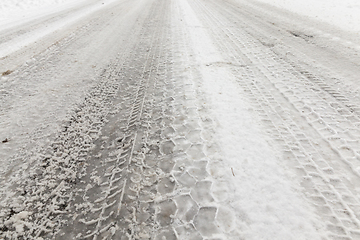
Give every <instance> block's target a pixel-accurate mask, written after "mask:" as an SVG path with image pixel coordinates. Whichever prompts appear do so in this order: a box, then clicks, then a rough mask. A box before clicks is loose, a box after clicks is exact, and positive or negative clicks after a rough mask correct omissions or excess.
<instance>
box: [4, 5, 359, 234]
mask: <svg viewBox="0 0 360 240" xmlns="http://www.w3.org/2000/svg"><path fill="white" fill-rule="evenodd" d="M84 1H86V0H76V1H73V0H2V1H1V3H0V27H1V28H2V30H4V29H7V28H11V27H14V26H19V25H21V24H25V23H26V22H28V21H31V20H34V19H38V18H40V17H43V16H47V15H49V14H52V13H56V12H58V11H62V10H66V9H71V8H72V7H74V6H75V5H79V4H81V3H83V2H84ZM114 1H116V0H104V1H102V2H103V3H100V4H104V3H105V5H106V4H107V3H111V2H114ZM249 1H250V2H251V0H249ZM257 1H260V2H262V3H265V4H270V5H272V6H275V7H277V8H282V9H285V10H289V11H292V12H295V13H297V14H300V15H303V16H307V17H310V18H313V19H317V20H319V21H323V22H326V23H328V24H332V25H334V26H337V27H340V28H342V29H344V30H347V31H352V32H360V24H359V23H360V3H359V2H358V1H357V0H346V1H340V0H328V1H325V0H317V1H314V0H304V1H297V0H257ZM93 2H94V3H96V4H94V5H89V6H88V7H87V8H86V9H83V10H79V11H76V12H75V13H73V14H69V15H66V17H65V18H63V19H60V20H59V21H55V22H53V23H51V24H49V25H47V26H41V27H39V28H36V29H34V30H32V31H29V32H28V33H27V34H26V35H23V36H20V37H18V38H14V39H13V41H9V42H8V43H4V44H1V43H0V59H1V57H6V56H8V55H10V54H12V53H13V52H15V51H17V50H19V49H22V48H24V47H26V46H27V45H29V44H31V43H34V42H36V41H37V39H39V38H42V37H44V36H46V35H47V34H50V33H51V32H53V31H55V30H56V29H59V28H62V27H66V25H68V24H70V23H73V22H76V21H78V20H79V19H80V18H81V17H83V16H86V15H88V14H91V13H93V12H95V11H96V10H98V9H99V8H100V7H99V5H98V4H99V1H97V2H96V1H93ZM178 2H179V6H180V7H179V9H181V10H179V12H181V11H182V13H183V15H181V22H182V21H183V23H181V24H183V25H182V26H183V27H184V26H185V27H184V29H186V31H185V30H184V32H186V33H187V34H188V35H187V37H188V38H187V40H189V42H190V43H189V45H190V46H191V49H193V50H194V53H193V54H194V55H195V56H194V59H195V61H194V64H195V65H196V66H197V68H198V69H197V70H198V71H199V72H200V75H201V77H200V79H201V80H203V81H202V82H201V84H199V86H201V87H200V88H201V90H200V91H203V92H202V93H203V94H204V95H206V99H207V100H208V102H204V103H203V104H204V108H208V109H209V112H210V113H211V114H212V117H213V118H214V119H215V120H216V123H217V125H216V127H217V129H216V134H215V137H216V139H217V143H218V144H219V145H220V149H222V153H223V155H222V165H221V164H220V165H216V164H214V165H213V164H212V163H211V162H210V163H209V166H208V169H210V170H211V171H212V176H211V177H208V179H212V180H213V181H214V182H213V186H212V187H211V191H212V194H213V195H214V196H215V197H216V198H217V199H216V200H219V199H220V200H219V201H218V202H217V204H218V205H220V202H221V203H225V205H223V206H217V207H218V209H217V210H216V211H217V214H218V216H217V218H218V219H220V218H222V220H223V222H221V223H220V224H224V222H226V221H228V222H229V226H230V225H231V227H229V228H231V229H237V231H239V232H241V234H242V236H243V237H244V238H246V239H321V238H322V237H323V236H322V235H323V232H322V231H323V229H322V228H323V226H322V225H317V223H319V222H320V220H319V218H318V215H317V214H316V213H315V210H314V207H313V206H312V205H311V204H309V203H308V202H307V201H305V200H304V196H303V194H302V190H301V189H300V188H301V187H300V184H299V182H297V181H296V180H294V177H293V176H292V172H291V171H289V170H288V169H287V168H288V166H287V165H286V164H285V163H284V162H281V161H279V158H278V156H277V154H279V153H278V152H276V149H273V148H272V146H271V145H270V144H269V142H270V141H268V139H267V138H266V136H265V135H264V133H263V132H262V129H261V127H260V125H261V122H260V120H259V119H257V118H256V117H254V116H255V114H253V112H252V106H251V104H250V103H249V102H248V99H246V97H244V96H243V95H242V91H243V89H242V88H241V87H240V86H239V84H238V83H237V79H235V77H234V75H232V73H231V71H230V70H229V68H227V67H218V66H222V65H226V64H228V62H227V61H226V60H224V58H223V56H222V55H221V54H219V52H218V49H217V46H215V44H214V42H213V39H212V38H211V36H210V34H209V32H208V31H207V29H206V27H205V26H204V24H203V23H202V22H201V20H200V19H199V18H198V17H197V15H196V12H195V11H193V10H192V7H191V6H190V5H189V3H188V1H186V0H179V1H178ZM179 19H180V17H179ZM179 19H175V20H179ZM174 22H175V21H174ZM178 22H180V20H179V21H178ZM179 25H180V24H179ZM262 47H263V46H262ZM183 50H184V52H186V51H187V49H186V48H185V47H184V49H183ZM147 51H149V52H151V51H152V49H150V48H149V49H148V50H147ZM191 54H192V53H191ZM191 54H189V55H191ZM184 59H185V57H184ZM185 60H186V59H185ZM185 60H184V62H185ZM209 66H210V67H209ZM189 68H191V67H189ZM10 74H11V73H10ZM3 75H4V79H5V78H6V75H8V74H3ZM0 79H1V77H0ZM184 81H188V80H184ZM189 85H191V84H189ZM0 90H1V86H0ZM114 92H115V90H114ZM194 92H195V91H194ZM0 93H1V92H0ZM41 96H42V95H41ZM192 97H194V98H196V97H197V96H196V94H194V96H192ZM40 100H41V99H40ZM67 104H69V105H70V104H71V103H67ZM101 104H102V102H101V103H99V105H101ZM197 110H198V109H197ZM109 111H110V110H109ZM104 115H106V114H104ZM84 118H85V117H84ZM40 124H41V123H40ZM80 125H81V124H80ZM124 139H125V137H124ZM135 139H136V137H135ZM0 140H1V139H0ZM4 141H5V140H4ZM3 143H4V142H3ZM235 143H236V144H235ZM171 144H172V145H174V143H171ZM172 145H171V146H170V148H171V147H173V146H172ZM184 148H185V147H184ZM196 154H197V153H196V152H195V155H196ZM130 162H131V161H130ZM24 166H27V165H26V163H24ZM2 167H3V168H6V166H2ZM184 167H186V166H184ZM24 168H25V167H24ZM208 169H207V170H208ZM0 172H1V171H0ZM74 175H75V173H74ZM119 179H120V178H119ZM189 179H190V178H189ZM189 179H187V180H189ZM64 182H65V181H63V182H62V183H64ZM53 184H55V183H53ZM125 185H126V181H125V183H124V189H125ZM89 186H90V185H89ZM199 186H200V185H199ZM230 186H231V187H230ZM237 186H241V187H239V188H237ZM52 187H53V186H52ZM62 187H63V186H62V185H59V186H58V187H57V188H55V189H54V191H60V190H59V189H60V188H62ZM166 187H168V186H166ZM192 187H193V189H192V190H191V191H192V192H194V189H195V187H194V186H192ZM89 188H90V187H89ZM209 188H210V187H209ZM87 190H88V189H86V191H87ZM123 191H124V190H123ZM217 191H218V192H219V194H218V195H217V194H216V193H217ZM109 193H110V191H109ZM119 193H120V190H119ZM206 194H209V193H206ZM51 195H52V194H51ZM122 195H124V193H122ZM222 195H229V196H231V197H229V198H226V197H224V196H222ZM122 197H123V196H122ZM198 197H199V199H201V198H202V197H201V196H198ZM121 201H122V198H121ZM199 202H200V201H199ZM120 203H121V202H120ZM197 204H198V203H197ZM199 205H201V204H199ZM203 209H206V208H205V207H204V208H203ZM174 211H175V210H174ZM210 213H212V212H211V211H209V214H210ZM31 214H32V213H31V212H29V211H26V210H24V211H20V212H18V213H16V214H13V215H12V216H11V218H9V219H8V220H7V221H6V223H5V225H6V226H13V227H15V229H16V231H17V232H19V233H22V232H24V231H25V230H24V229H27V228H30V227H31V226H29V224H30V223H29V222H28V221H27V219H28V218H29V217H30V216H31ZM222 215H223V216H222ZM221 216H222V217H221ZM227 218H228V219H227ZM236 218H237V219H241V221H238V222H236V220H235V219H236ZM204 219H205V218H204ZM234 224H238V225H236V226H235V225H234ZM200 225H203V224H200ZM224 225H226V224H224ZM249 226H250V227H249ZM204 229H207V228H206V226H205V227H204ZM144 236H145V235H144ZM146 236H148V235H146ZM221 237H224V239H225V238H226V236H225V235H224V236H221Z"/></svg>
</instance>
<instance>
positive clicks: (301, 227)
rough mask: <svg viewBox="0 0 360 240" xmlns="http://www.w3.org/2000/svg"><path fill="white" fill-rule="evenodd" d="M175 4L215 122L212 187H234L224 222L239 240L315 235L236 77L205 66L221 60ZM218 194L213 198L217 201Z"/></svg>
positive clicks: (189, 15) (191, 17)
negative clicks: (219, 159) (216, 158)
mask: <svg viewBox="0 0 360 240" xmlns="http://www.w3.org/2000/svg"><path fill="white" fill-rule="evenodd" d="M181 2H182V3H183V6H182V7H183V8H184V10H185V11H184V12H185V21H186V23H187V24H188V26H189V29H190V31H191V36H192V37H193V38H192V39H191V40H192V44H193V48H194V49H196V51H197V55H196V56H197V61H198V62H199V63H200V66H202V67H201V68H200V71H201V73H202V75H203V79H204V81H203V85H204V90H205V95H206V96H209V97H210V99H209V100H210V104H209V105H210V108H211V109H212V114H213V115H214V116H215V118H216V119H217V120H218V123H219V128H218V132H217V139H218V140H219V142H220V144H221V149H222V150H223V155H224V156H223V159H224V162H223V163H224V165H223V166H213V167H210V168H211V169H212V171H214V172H216V174H214V175H215V178H216V180H217V183H214V184H215V186H214V188H215V189H216V188H218V189H222V190H224V189H227V188H230V189H235V190H234V192H233V193H231V194H230V195H232V196H229V197H228V199H227V200H226V201H225V202H226V205H228V206H231V208H232V211H227V213H226V216H227V218H228V221H229V222H230V225H234V224H235V225H236V228H238V230H239V231H241V232H242V235H243V237H244V239H254V240H255V239H314V240H315V239H321V238H320V235H319V232H318V231H317V229H316V223H315V222H316V220H315V219H316V216H315V215H314V214H313V213H312V208H311V207H310V206H309V205H307V204H305V202H304V201H302V197H301V195H300V194H299V192H300V191H296V190H295V189H294V188H293V186H296V183H295V182H292V181H291V177H289V175H287V174H286V172H288V171H287V170H286V169H285V166H284V165H282V164H281V163H280V162H279V161H278V160H277V159H276V153H275V152H274V151H273V150H272V149H271V147H270V145H269V143H268V142H267V141H266V139H264V135H263V134H262V133H261V131H260V129H259V127H258V126H259V125H260V123H259V121H258V120H257V119H256V118H254V116H253V114H251V107H250V104H249V103H247V101H246V100H245V99H243V98H242V97H240V96H241V92H242V90H241V88H240V87H239V86H238V84H237V83H236V79H234V77H233V76H232V75H231V73H230V72H229V71H228V70H227V69H226V68H221V67H218V68H217V67H215V68H212V67H209V66H211V65H213V64H216V63H221V62H225V61H224V59H223V58H222V57H221V56H220V55H219V54H217V51H216V49H215V46H214V45H213V43H212V41H211V38H210V36H209V35H208V34H207V32H206V30H204V29H205V28H204V27H203V26H202V24H201V22H200V21H199V20H198V19H197V17H196V15H195V14H194V13H193V12H192V10H191V7H190V6H188V4H186V1H181ZM224 182H227V184H225V185H226V186H225V185H222V184H223V183H224ZM229 186H230V187H229ZM223 194H224V192H223V191H222V192H221V194H220V195H219V196H216V197H217V198H218V199H223V198H224V196H221V195H223ZM225 198H226V197H225ZM234 219H237V220H239V219H241V221H243V222H246V223H247V224H250V225H251V228H249V227H247V226H245V224H243V223H240V222H236V221H234ZM232 227H234V226H232Z"/></svg>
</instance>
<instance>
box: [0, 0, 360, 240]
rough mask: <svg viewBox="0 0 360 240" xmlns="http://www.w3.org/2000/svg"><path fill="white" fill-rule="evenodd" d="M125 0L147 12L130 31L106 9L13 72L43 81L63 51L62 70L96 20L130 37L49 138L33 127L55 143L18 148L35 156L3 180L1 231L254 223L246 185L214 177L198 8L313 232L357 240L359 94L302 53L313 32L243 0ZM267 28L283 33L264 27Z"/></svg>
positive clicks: (201, 233)
mask: <svg viewBox="0 0 360 240" xmlns="http://www.w3.org/2000/svg"><path fill="white" fill-rule="evenodd" d="M122 3H124V5H116V6H114V11H115V10H117V11H119V12H118V13H119V14H120V13H122V14H124V15H126V12H127V11H128V10H129V9H131V8H132V7H136V6H137V7H138V9H141V11H140V10H139V11H140V12H141V14H140V15H141V16H140V15H139V17H136V18H132V19H136V21H135V20H134V21H133V22H132V24H133V25H132V26H133V28H132V31H127V33H128V38H122V37H121V36H123V35H121V34H119V33H117V34H116V30H115V29H116V28H115V27H114V26H117V25H113V24H114V21H111V20H112V19H113V18H112V17H111V16H110V15H106V17H100V16H99V15H98V18H95V19H94V20H93V22H90V23H89V24H88V25H86V26H84V27H83V28H82V30H81V31H80V32H78V33H74V34H73V35H70V36H69V37H68V38H65V39H63V40H61V41H60V43H59V45H56V44H55V45H54V46H52V47H51V48H49V49H48V50H47V51H46V52H43V53H41V54H39V55H37V56H36V57H35V59H36V61H34V62H33V63H32V64H33V65H31V64H30V66H28V65H23V66H22V67H20V68H19V69H18V70H17V71H15V72H14V73H13V74H14V75H10V76H9V78H7V79H5V80H8V81H7V82H6V84H5V85H4V86H6V87H7V89H11V84H12V83H11V81H12V80H15V79H16V76H21V77H27V74H28V75H29V77H34V76H37V77H39V79H42V80H44V79H43V78H41V77H40V75H41V73H42V71H44V68H46V66H49V65H47V62H49V61H50V60H51V61H57V60H59V61H60V63H61V64H60V65H61V66H62V65H63V64H62V62H63V61H66V58H61V59H57V58H56V56H57V54H60V52H63V51H68V49H72V48H76V46H80V45H81V44H82V43H83V44H86V43H88V41H89V35H88V34H90V33H88V30H89V29H96V28H95V27H94V26H95V25H96V24H98V25H100V26H102V25H106V26H108V27H109V28H106V29H107V32H112V30H113V32H114V36H116V37H119V40H118V42H116V41H109V42H110V43H111V44H113V45H116V44H119V45H122V47H120V48H116V47H113V48H109V49H108V50H109V51H110V50H113V51H118V52H119V54H117V55H116V54H113V55H110V58H111V57H113V58H111V60H109V64H108V65H107V67H106V68H104V69H103V71H102V73H101V75H100V76H99V77H98V79H97V81H98V83H97V84H96V85H95V84H94V85H95V86H94V87H92V88H89V89H90V90H89V89H87V90H86V91H88V93H87V94H86V97H85V99H84V101H83V102H82V103H81V104H78V106H77V107H76V109H74V110H73V111H72V112H71V113H70V114H69V117H67V119H66V121H64V123H63V124H62V126H61V130H60V131H58V132H56V131H54V132H52V134H53V135H55V136H53V137H50V136H45V135H43V134H44V133H45V132H46V131H39V137H38V139H39V141H40V140H41V139H42V140H46V139H48V141H50V142H48V143H46V144H43V145H41V144H39V145H36V146H33V147H32V148H31V146H30V147H29V146H28V147H27V148H26V149H25V150H24V152H23V153H21V154H18V155H17V156H16V158H17V162H18V163H21V162H22V161H24V162H27V161H29V160H28V159H31V161H32V164H30V166H29V165H26V167H27V168H28V169H26V170H25V169H23V170H22V171H21V170H20V171H18V170H16V171H15V170H14V172H13V173H8V174H10V175H12V176H6V179H7V180H9V182H8V183H7V184H8V185H9V187H8V188H7V189H6V190H7V191H8V192H7V195H6V196H5V195H4V198H3V199H4V200H3V201H2V202H1V211H0V237H3V238H5V239H36V238H37V237H41V238H43V239H94V240H95V239H159V240H160V239H180V240H183V239H185V240H198V239H199V240H200V239H209V240H210V239H213V240H214V239H237V240H238V239H242V238H243V236H242V233H241V229H242V227H243V225H248V226H247V227H249V228H251V223H249V222H247V220H246V214H245V215H241V213H239V211H240V210H239V211H237V210H238V209H236V211H232V209H231V207H230V206H227V205H226V204H227V203H229V202H231V201H228V198H232V197H233V196H234V195H233V192H235V191H236V188H241V187H242V186H234V185H233V184H231V183H230V182H226V179H228V178H225V177H224V178H221V176H219V175H217V174H219V173H218V172H217V170H218V169H224V166H223V165H222V164H224V162H225V161H224V159H223V155H222V152H221V151H222V150H221V147H220V146H219V143H218V141H217V139H216V137H215V136H216V134H217V132H216V128H217V127H218V126H217V122H216V121H217V119H214V116H213V115H212V114H211V112H210V110H209V109H208V108H207V106H206V103H207V100H208V99H207V96H206V94H205V93H204V92H203V88H202V87H203V86H202V81H204V80H206V79H203V78H204V76H203V75H202V73H201V70H199V69H198V68H201V67H202V66H200V63H199V62H197V55H198V54H201V53H203V52H201V51H198V49H194V48H195V47H194V46H195V45H192V44H191V41H192V40H193V39H194V36H191V34H192V33H193V31H190V30H189V29H188V28H189V26H188V25H187V24H186V23H184V22H185V21H183V20H184V19H185V18H188V19H187V20H189V19H191V16H190V17H189V15H191V14H195V15H196V16H197V17H198V18H199V19H200V20H201V22H202V24H203V28H205V29H206V30H207V31H208V33H210V35H211V36H212V40H213V42H214V43H215V46H216V47H217V48H218V49H217V50H218V52H220V53H221V54H222V56H223V58H224V59H225V60H226V61H225V62H215V63H209V64H208V65H207V67H209V68H225V69H227V70H229V72H230V73H232V76H233V77H234V78H235V79H237V83H238V84H239V86H241V88H242V89H243V95H244V96H245V97H246V98H247V99H248V100H249V101H250V102H251V103H252V106H253V112H254V116H256V117H258V118H260V119H261V120H262V123H263V126H262V128H263V130H264V132H265V133H266V135H267V136H269V137H270V139H271V140H272V142H271V144H273V146H274V149H276V150H278V151H279V153H280V154H281V155H280V156H279V158H280V159H281V160H282V161H283V162H284V163H285V164H287V166H288V168H289V169H291V171H292V172H293V177H294V179H295V181H296V182H298V183H299V184H301V186H302V190H303V195H304V199H306V201H307V203H310V204H311V205H312V206H313V207H314V209H315V211H316V212H317V214H318V216H319V219H320V220H321V224H319V223H318V224H319V225H318V226H316V227H318V228H321V229H319V232H326V233H327V236H326V238H327V239H359V238H360V231H359V229H360V215H359V214H360V198H359V195H358V192H359V185H358V183H357V182H358V180H359V174H360V163H359V158H360V157H359V156H360V155H359V154H360V145H359V144H358V143H359V140H358V138H359V137H360V121H359V117H360V116H359V112H358V111H359V110H358V108H357V107H356V106H357V103H358V100H357V97H356V96H355V93H356V92H355V90H354V89H353V88H352V87H351V86H352V85H351V84H353V83H349V84H348V85H344V84H341V80H342V76H341V74H338V73H337V72H336V69H335V70H333V71H334V72H335V73H334V74H336V78H335V79H334V78H332V76H331V73H332V72H325V70H324V69H326V68H325V67H326V61H325V62H324V61H320V60H321V59H320V60H319V61H320V62H317V61H316V59H315V62H316V64H314V66H310V65H309V63H310V62H311V60H312V59H311V55H307V54H303V52H302V50H304V49H307V45H306V44H308V41H307V40H309V39H307V38H310V37H309V36H310V35H309V36H308V35H307V34H305V33H304V34H300V33H298V32H296V31H293V32H289V31H287V29H283V28H281V27H278V26H277V25H276V24H275V25H274V24H269V21H266V18H264V19H262V18H261V17H259V15H257V16H255V15H253V14H252V11H251V8H249V6H247V5H246V6H244V7H243V8H238V6H241V5H236V4H235V3H234V2H232V1H218V0H210V1H203V0H194V1H186V0H172V1H167V0H151V1H141V0H139V1H132V4H130V5H129V2H126V1H125V2H122ZM185 3H186V4H189V7H191V8H192V11H193V13H192V12H190V11H188V10H187V9H185V7H186V6H188V5H186V4H185ZM139 6H141V7H139ZM110 12H111V11H110V10H109V9H107V10H106V9H105V10H104V12H103V13H110ZM265 13H266V12H265ZM270 15H271V14H270ZM196 16H195V18H196ZM264 16H266V14H265V15H264ZM279 18H281V17H279ZM116 20H117V21H119V22H121V21H123V19H122V18H121V17H118V18H116ZM134 22H136V23H134ZM290 25H291V24H290ZM110 26H113V27H110ZM121 26H122V25H121V24H120V25H119V28H120V29H121ZM269 26H270V27H269ZM271 26H273V27H271ZM190 27H194V26H190ZM195 27H199V26H195ZM313 30H314V29H313ZM315 30H316V29H315ZM315 30H314V31H315ZM272 31H273V32H276V33H274V35H272V36H271V37H269V36H268V34H269V32H272ZM99 32H101V31H99ZM277 32H280V33H277ZM284 34H285V35H284ZM84 36H86V37H84ZM280 36H285V37H284V40H283V41H281V40H280ZM299 36H302V38H301V39H300V38H299ZM292 38H293V40H294V41H291V39H292ZM304 38H306V39H307V40H305V42H304ZM79 39H83V41H79ZM114 39H116V38H114ZM104 41H105V40H104ZM312 41H315V40H312ZM99 42H101V41H99ZM106 43H107V44H109V43H108V42H106ZM72 44H74V45H72ZM316 44H319V42H317V43H316ZM316 44H315V45H314V46H313V45H312V47H314V48H317V45H316ZM69 46H72V48H69ZM302 47H303V48H304V49H302ZM119 50H120V51H119ZM307 50H308V49H307ZM289 51H290V53H291V54H289V55H288V54H287V52H289ZM304 51H305V50H304ZM305 55H306V56H305ZM101 56H107V55H101ZM114 56H116V57H114ZM300 56H303V57H304V59H302V58H300ZM350 59H354V58H351V57H350ZM51 64H52V63H51ZM54 64H56V63H55V62H54ZM69 64H70V63H69ZM324 64H325V67H324ZM41 66H42V67H41ZM37 68H39V69H38V70H36V69H37ZM347 70H348V72H351V71H352V70H351V67H349V68H348V69H347ZM37 71H39V72H40V75H37V73H36V72H37ZM23 72H25V73H23ZM19 74H20V75H19ZM10 80H11V81H10ZM341 86H343V87H341ZM18 95H19V94H18ZM20 95H21V94H20ZM10 98H11V96H6V95H4V96H3V97H2V98H1V101H3V102H4V103H7V104H8V105H9V109H8V110H6V111H9V112H10V109H11V106H17V105H16V103H15V102H13V103H11V100H10ZM22 102H24V101H22ZM348 102H351V104H348ZM16 109H18V108H17V107H16ZM2 111H4V110H2ZM6 111H4V113H6ZM50 118H51V116H48V117H47V119H48V120H47V121H48V122H49V123H50V122H51V121H50V120H49V119H50ZM31 139H32V141H35V140H37V135H35V136H33V137H32V138H31ZM24 142H26V141H24ZM229 144H235V143H229ZM20 145H21V144H20ZM35 148H36V149H35ZM225 160H226V159H225ZM225 164H226V162H225ZM226 167H227V168H228V173H229V175H232V176H233V177H235V174H234V172H233V171H232V168H230V167H229V166H226ZM230 169H231V171H232V172H231V171H230ZM239 174H241V173H239ZM220 175H221V173H220ZM215 178H216V180H215ZM220 181H223V182H220ZM232 200H234V199H232ZM235 200H236V199H235ZM233 202H234V201H233ZM240 215H241V216H240ZM239 222H241V224H242V225H241V226H240V225H238V223H239ZM248 237H250V238H251V236H248ZM324 239H325V237H324Z"/></svg>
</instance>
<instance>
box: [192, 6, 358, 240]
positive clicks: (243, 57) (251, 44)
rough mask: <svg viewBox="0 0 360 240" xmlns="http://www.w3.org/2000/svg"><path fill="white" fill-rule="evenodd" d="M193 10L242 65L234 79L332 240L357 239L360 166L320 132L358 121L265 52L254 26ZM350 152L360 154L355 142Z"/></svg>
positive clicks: (210, 9) (205, 10) (213, 12)
mask: <svg viewBox="0 0 360 240" xmlns="http://www.w3.org/2000/svg"><path fill="white" fill-rule="evenodd" d="M193 6H194V9H197V11H198V12H199V15H201V14H202V16H203V19H204V23H206V24H207V23H208V26H209V29H211V31H212V33H213V36H214V37H215V40H216V42H217V44H218V46H219V48H220V49H221V50H223V52H225V53H226V55H227V57H228V59H229V61H230V62H232V63H233V64H235V65H236V66H240V67H232V70H233V72H234V75H235V76H239V77H238V79H239V84H241V86H242V87H243V88H244V90H245V92H247V95H248V97H249V98H250V99H251V100H252V101H253V102H254V108H255V109H256V111H257V112H258V113H259V115H260V117H261V118H262V119H263V122H264V126H265V127H266V129H268V130H267V131H268V133H269V134H270V136H272V137H273V138H274V139H275V140H276V141H277V142H279V143H280V146H281V148H283V153H284V157H283V159H284V160H286V161H291V162H290V164H291V165H292V166H293V168H295V169H296V171H298V176H299V177H300V179H301V181H302V185H303V186H304V189H305V193H306V195H307V196H308V200H309V201H310V202H311V203H312V204H313V205H314V206H315V207H316V208H317V211H318V213H319V215H320V216H321V217H322V218H323V219H324V221H325V222H326V229H327V231H328V234H329V237H330V238H331V239H347V238H348V239H357V237H358V236H359V232H358V228H359V216H358V213H359V208H358V207H359V199H358V198H357V195H356V187H355V186H354V184H355V183H356V181H357V180H358V173H357V172H356V166H357V163H356V161H352V163H351V162H350V161H349V159H347V158H346V157H345V156H344V155H343V154H342V153H341V152H340V151H339V149H340V148H343V147H344V146H343V145H341V144H340V145H338V144H336V145H335V144H334V142H335V141H333V142H331V140H330V139H329V138H327V137H326V136H324V135H323V134H322V133H321V131H322V130H324V129H327V128H329V125H330V124H331V122H329V120H330V119H332V118H333V119H332V120H335V121H338V122H345V123H346V124H349V127H350V128H352V129H356V128H357V127H356V123H357V122H358V121H357V119H356V120H355V121H351V122H350V121H349V120H345V119H344V118H345V117H344V116H343V115H341V113H338V112H334V109H333V108H332V107H331V105H330V104H329V100H328V99H331V96H326V95H325V96H326V98H325V101H324V94H322V93H321V90H319V88H318V87H317V86H316V85H314V84H311V83H309V81H308V79H307V78H305V77H303V76H302V74H301V73H299V72H298V71H297V69H294V68H293V67H292V66H291V65H289V64H288V63H286V62H284V61H283V60H281V59H280V58H279V57H278V56H276V55H275V54H274V53H273V52H271V51H270V50H268V49H267V48H264V46H263V45H262V43H261V42H260V41H259V40H258V39H255V38H253V36H252V34H250V33H249V32H250V30H249V28H246V30H243V29H236V28H229V27H228V26H231V23H230V22H229V15H226V17H225V16H224V15H223V16H222V15H221V14H219V13H220V12H219V11H217V10H216V8H217V7H219V5H216V7H209V4H208V5H207V6H205V5H204V4H203V3H200V1H197V2H196V3H193ZM224 12H227V11H226V9H225V10H224ZM257 64H258V65H257ZM320 94H321V95H320ZM333 102H337V101H336V100H335V99H333V98H332V100H331V101H330V103H333ZM337 103H338V104H339V105H341V103H339V102H337ZM309 109H310V111H306V110H309ZM304 113H305V114H304ZM312 113H316V114H318V115H319V116H320V117H318V118H319V119H318V118H315V119H310V116H311V115H312ZM335 117H336V118H335ZM349 117H350V116H349ZM334 118H335V119H334ZM351 118H352V119H354V116H351ZM303 120H306V122H304V121H303ZM316 120H320V121H316ZM354 122H355V125H354ZM330 129H331V128H330ZM334 132H335V131H334ZM335 133H338V134H339V135H340V134H341V137H340V136H339V135H338V136H339V137H338V139H346V141H348V142H356V139H354V138H351V137H350V136H347V135H345V134H342V133H343V131H339V130H337V131H336V132H335ZM346 149H349V150H350V151H351V149H352V151H353V153H354V152H357V146H356V144H354V145H353V146H352V147H346ZM339 160H340V161H339Z"/></svg>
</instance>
